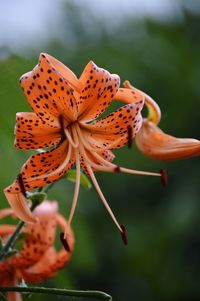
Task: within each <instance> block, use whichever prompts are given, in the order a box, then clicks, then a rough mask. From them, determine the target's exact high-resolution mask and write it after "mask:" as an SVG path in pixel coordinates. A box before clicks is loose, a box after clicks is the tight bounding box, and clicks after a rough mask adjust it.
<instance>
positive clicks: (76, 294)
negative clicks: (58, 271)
mask: <svg viewBox="0 0 200 301" xmlns="http://www.w3.org/2000/svg"><path fill="white" fill-rule="evenodd" d="M0 292H2V293H6V292H20V293H35V294H49V295H57V296H65V297H66V299H67V298H68V299H69V298H72V297H73V298H84V299H86V298H88V299H90V298H92V299H97V300H105V301H112V297H111V296H110V295H108V294H107V293H105V292H101V291H83V290H67V289H57V288H46V287H21V286H8V287H0Z"/></svg>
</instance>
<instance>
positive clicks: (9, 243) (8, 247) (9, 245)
mask: <svg viewBox="0 0 200 301" xmlns="http://www.w3.org/2000/svg"><path fill="white" fill-rule="evenodd" d="M24 224H25V223H24V222H23V221H20V222H19V223H18V225H17V227H16V229H15V231H14V233H13V234H12V235H11V236H10V238H9V239H8V241H7V243H6V245H5V246H4V248H3V250H2V251H1V253H0V260H2V259H4V258H5V257H6V256H7V255H8V253H9V251H10V250H11V249H12V248H13V246H14V244H15V242H16V240H17V238H18V236H19V234H20V232H21V229H22V228H23V226H24Z"/></svg>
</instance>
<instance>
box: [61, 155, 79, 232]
mask: <svg viewBox="0 0 200 301" xmlns="http://www.w3.org/2000/svg"><path fill="white" fill-rule="evenodd" d="M75 156H76V183H75V190H74V197H73V201H72V206H71V210H70V214H69V218H68V223H69V225H70V223H71V221H72V218H73V215H74V212H75V209H76V205H77V201H78V194H79V187H80V177H81V170H80V160H79V153H78V151H77V150H75ZM66 230H67V229H65V237H66Z"/></svg>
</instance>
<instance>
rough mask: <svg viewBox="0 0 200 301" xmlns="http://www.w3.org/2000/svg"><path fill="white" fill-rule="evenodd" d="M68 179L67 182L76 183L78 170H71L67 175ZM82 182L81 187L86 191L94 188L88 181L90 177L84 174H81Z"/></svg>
mask: <svg viewBox="0 0 200 301" xmlns="http://www.w3.org/2000/svg"><path fill="white" fill-rule="evenodd" d="M66 178H67V180H69V181H71V182H73V183H75V182H76V170H75V169H71V170H69V171H68V173H67V174H66ZM80 182H81V185H82V186H83V187H84V188H85V189H86V190H90V189H91V188H92V184H91V182H90V180H89V179H88V177H86V175H85V174H84V173H82V172H81V178H80Z"/></svg>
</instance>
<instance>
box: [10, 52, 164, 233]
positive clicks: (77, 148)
mask: <svg viewBox="0 0 200 301" xmlns="http://www.w3.org/2000/svg"><path fill="white" fill-rule="evenodd" d="M20 84H21V86H22V88H23V90H24V93H25V95H26V98H27V100H28V102H29V104H30V106H31V108H32V110H33V111H34V113H17V116H16V127H15V147H16V148H18V149H23V150H28V149H46V148H49V149H47V150H44V151H42V152H41V151H40V152H39V153H37V154H34V155H32V156H31V157H30V158H29V160H28V161H27V162H26V163H25V164H24V165H23V167H22V169H21V171H20V174H19V176H18V178H17V180H16V181H15V182H14V183H13V184H12V185H11V186H9V187H7V188H6V189H5V195H6V197H7V199H8V201H9V203H10V205H11V207H13V208H14V210H15V211H16V214H17V215H18V216H19V218H21V219H22V220H24V221H27V222H34V221H35V216H34V215H33V214H32V213H31V212H30V210H29V207H28V205H27V202H26V191H29V190H33V189H35V188H38V187H42V186H45V185H47V184H49V183H52V182H53V181H56V180H58V179H59V178H61V177H62V176H63V175H64V174H65V173H66V172H67V171H68V170H69V169H70V168H71V167H72V166H73V165H74V163H75V164H76V175H77V176H76V184H75V191H74V198H73V202H72V207H71V211H70V214H69V223H70V222H71V220H72V217H73V214H74V211H75V207H76V203H77V199H78V194H79V186H80V166H82V168H83V170H84V171H85V173H86V174H87V175H89V176H90V177H91V180H92V182H93V184H94V186H95V188H96V190H97V192H98V194H99V196H100V198H101V200H102V201H103V203H104V205H105V207H106V208H107V210H108V212H109V214H110V216H111V217H112V219H113V221H114V223H115V224H116V226H117V227H118V229H119V231H120V232H121V233H122V234H123V233H124V230H123V229H122V227H121V226H120V225H119V223H118V222H117V220H116V218H115V216H114V214H113V212H112V211H111V209H110V207H109V205H108V203H107V201H106V199H105V197H104V195H103V193H102V191H101V189H100V187H99V184H98V182H97V180H96V177H95V175H94V172H97V171H106V172H119V171H120V172H125V173H130V174H138V175H152V176H160V173H151V172H143V171H136V170H131V169H127V168H124V167H119V166H118V165H116V164H113V163H112V161H113V159H114V154H113V153H112V152H111V150H112V149H117V148H120V147H122V146H124V145H125V144H126V143H127V142H128V141H131V140H132V139H133V137H134V136H135V134H136V133H137V132H138V131H139V129H140V127H141V124H142V117H141V109H142V107H143V104H144V95H143V93H141V92H139V91H138V90H137V89H133V90H130V89H126V88H119V85H120V79H119V76H118V75H116V74H110V73H109V72H108V71H106V70H104V69H102V68H99V67H97V66H96V65H95V64H94V63H93V62H92V61H90V62H89V63H88V64H87V66H86V67H85V69H84V71H83V73H82V74H81V76H80V78H79V79H78V78H77V77H76V75H75V74H74V73H73V72H72V71H71V70H70V69H68V68H67V67H66V66H64V65H63V64H62V63H61V62H59V61H58V60H57V59H55V58H54V57H52V56H50V55H49V54H45V53H42V54H41V55H40V57H39V63H38V65H37V66H36V67H35V68H34V69H33V70H32V71H30V72H28V73H26V74H24V75H23V76H22V77H21V79H20ZM113 100H120V101H122V102H125V103H126V105H124V106H122V107H121V108H119V109H118V110H116V111H114V112H113V113H111V114H110V115H108V116H107V117H104V118H102V119H100V120H96V119H97V118H98V117H99V116H100V115H101V114H102V113H103V112H104V111H105V110H106V109H107V107H108V106H109V104H110V103H111V102H112V101H113Z"/></svg>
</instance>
